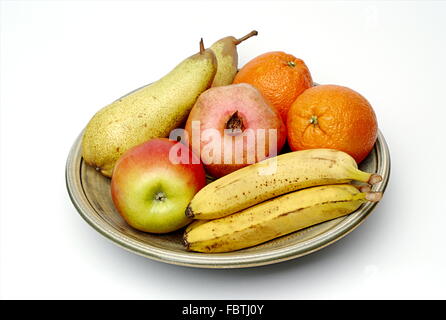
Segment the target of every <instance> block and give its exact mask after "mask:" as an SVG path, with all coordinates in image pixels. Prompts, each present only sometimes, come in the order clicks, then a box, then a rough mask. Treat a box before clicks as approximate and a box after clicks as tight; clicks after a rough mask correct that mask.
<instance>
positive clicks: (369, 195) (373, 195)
mask: <svg viewBox="0 0 446 320" xmlns="http://www.w3.org/2000/svg"><path fill="white" fill-rule="evenodd" d="M382 197H383V194H382V192H366V194H365V198H366V200H368V201H370V202H378V201H379V200H381V199H382Z"/></svg>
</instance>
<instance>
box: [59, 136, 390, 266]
mask: <svg viewBox="0 0 446 320" xmlns="http://www.w3.org/2000/svg"><path fill="white" fill-rule="evenodd" d="M81 139H82V133H81V134H80V135H79V136H78V138H77V139H76V141H75V143H74V144H73V146H72V148H71V150H70V153H69V155H68V159H67V162H66V169H65V179H66V187H67V190H68V194H69V196H70V199H71V201H72V202H73V204H74V206H75V208H76V209H77V211H78V213H79V214H80V215H81V216H82V218H83V219H84V220H85V221H86V222H87V223H88V224H90V226H92V227H93V228H94V229H95V230H96V231H98V232H99V233H101V234H102V235H103V236H105V237H106V238H107V239H109V240H111V241H112V242H113V243H115V244H117V245H119V246H120V247H122V248H124V249H127V250H129V251H131V252H134V253H136V254H139V255H141V256H144V257H147V258H150V259H153V260H157V261H161V262H165V263H170V264H175V265H182V266H189V267H198V268H244V267H254V266H261V265H268V264H273V263H278V262H282V261H286V260H290V259H294V258H298V257H301V256H304V255H307V254H309V253H312V252H315V251H317V250H320V249H322V248H324V247H326V246H328V245H330V244H331V243H333V242H335V241H337V240H339V239H341V238H342V237H344V236H345V235H347V234H348V233H350V232H351V231H353V230H354V229H355V228H357V227H358V226H359V225H360V224H361V223H362V222H363V221H364V220H365V218H366V217H368V215H369V214H370V213H371V212H372V211H373V209H374V208H375V207H376V205H377V203H370V202H369V203H366V204H365V205H363V207H361V208H360V209H359V210H360V212H359V214H351V215H349V216H347V217H346V218H345V219H344V220H342V221H341V222H340V223H339V224H337V225H336V226H334V227H332V228H330V229H329V230H327V231H325V232H322V233H321V234H319V235H317V236H315V237H313V238H311V239H309V240H307V241H303V242H299V243H296V244H293V245H289V246H286V247H281V248H277V249H270V250H267V251H266V252H262V253H258V252H253V253H247V252H243V254H240V252H237V251H235V252H233V253H232V254H224V255H220V254H203V253H191V252H186V251H185V252H184V253H183V252H177V251H172V250H168V249H162V248H158V247H156V246H153V245H150V244H146V245H141V244H140V243H139V242H138V241H135V240H134V239H132V238H131V237H129V236H127V235H125V234H123V233H121V232H119V231H118V230H117V229H116V228H114V227H113V226H111V225H109V224H108V223H107V222H106V221H105V220H103V219H101V218H100V217H98V216H96V215H95V214H92V213H91V212H90V210H93V209H89V208H88V205H89V203H90V202H89V200H88V198H87V196H86V194H85V192H84V189H83V188H82V191H83V192H82V193H79V192H77V191H76V188H75V187H74V185H75V184H76V183H77V184H80V185H82V182H81V177H80V169H81V167H82V162H83V160H82V157H81V156H80V155H79V154H80V147H81ZM375 148H376V149H377V150H376V154H377V158H378V159H377V162H378V170H377V173H378V174H380V175H382V177H383V181H381V182H380V183H378V184H377V185H375V186H374V188H373V190H376V191H381V192H384V191H385V189H386V187H387V184H388V180H389V176H390V153H389V149H388V146H387V143H386V141H385V139H384V136H383V135H382V133H381V131H378V138H377V141H376V144H375Z"/></svg>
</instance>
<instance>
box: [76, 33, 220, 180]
mask: <svg viewBox="0 0 446 320" xmlns="http://www.w3.org/2000/svg"><path fill="white" fill-rule="evenodd" d="M216 72H217V59H216V57H215V54H214V53H213V51H212V50H210V49H206V50H205V48H204V45H203V39H201V42H200V52H199V53H197V54H195V55H192V56H190V57H189V58H187V59H185V60H183V61H182V62H181V63H180V64H178V65H177V66H176V67H175V68H174V69H173V70H172V71H170V72H169V73H168V74H167V75H165V76H164V77H163V78H161V79H160V80H158V81H156V82H154V83H152V84H150V85H147V86H145V87H143V88H140V89H138V90H135V91H133V92H131V93H130V94H128V95H126V96H124V97H122V98H120V99H118V100H116V101H114V102H113V103H111V104H110V105H108V106H106V107H104V108H103V109H101V110H99V111H98V112H97V113H96V114H95V115H94V116H93V118H92V119H91V120H90V122H89V123H88V125H87V127H86V128H85V131H84V134H83V139H82V156H83V158H84V161H85V162H86V163H87V164H89V165H91V166H94V167H95V168H96V170H98V171H100V172H101V173H102V174H103V175H105V176H107V177H111V176H112V173H113V168H114V166H115V163H116V161H117V160H118V159H119V157H120V156H121V155H122V154H123V153H124V152H126V151H127V150H128V149H130V148H132V147H134V146H136V145H139V144H141V143H143V142H145V141H147V140H149V139H152V138H162V137H167V136H169V133H170V132H171V131H172V130H173V129H175V128H178V127H179V126H180V125H182V124H183V123H184V122H185V120H186V119H187V117H188V115H189V112H190V110H191V109H192V107H193V105H194V103H195V101H196V100H197V98H198V96H199V95H200V94H201V93H202V92H203V91H205V90H206V89H208V88H209V87H210V86H211V84H212V81H213V79H214V76H215V73H216Z"/></svg>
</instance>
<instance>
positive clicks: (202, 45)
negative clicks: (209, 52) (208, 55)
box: [200, 38, 205, 54]
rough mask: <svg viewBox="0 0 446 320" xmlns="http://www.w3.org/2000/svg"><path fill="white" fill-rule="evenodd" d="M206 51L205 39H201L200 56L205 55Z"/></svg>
mask: <svg viewBox="0 0 446 320" xmlns="http://www.w3.org/2000/svg"><path fill="white" fill-rule="evenodd" d="M204 51H205V49H204V43H203V38H201V39H200V54H203V53H204Z"/></svg>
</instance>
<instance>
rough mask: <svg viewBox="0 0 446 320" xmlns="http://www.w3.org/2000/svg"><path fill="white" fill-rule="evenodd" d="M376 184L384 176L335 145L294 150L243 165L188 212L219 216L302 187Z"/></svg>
mask: <svg viewBox="0 0 446 320" xmlns="http://www.w3.org/2000/svg"><path fill="white" fill-rule="evenodd" d="M352 180H356V181H361V182H365V183H368V184H375V183H377V182H379V181H381V180H382V178H381V176H379V175H376V174H372V173H367V172H363V171H361V170H359V169H358V166H357V164H356V161H355V160H354V159H353V158H352V157H351V156H350V155H348V154H347V153H345V152H342V151H338V150H333V149H310V150H302V151H294V152H289V153H285V154H282V155H279V156H277V157H273V158H269V159H266V160H264V161H261V162H259V163H256V164H253V165H250V166H247V167H244V168H242V169H240V170H237V171H235V172H233V173H230V174H228V175H226V176H224V177H222V178H220V179H217V180H215V181H214V182H211V183H210V184H208V185H207V186H206V187H204V188H203V189H201V190H200V191H199V192H198V193H197V194H196V195H195V196H194V198H193V199H192V201H191V202H190V204H189V206H188V208H187V209H186V215H187V216H188V217H191V218H194V219H216V218H221V217H224V216H227V215H229V214H232V213H234V212H238V211H240V210H243V209H246V208H248V207H250V206H253V205H255V204H257V203H260V202H262V201H265V200H268V199H271V198H274V197H277V196H279V195H282V194H285V193H288V192H292V191H296V190H299V189H303V188H308V187H313V186H319V185H328V184H340V183H348V182H350V181H352Z"/></svg>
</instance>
